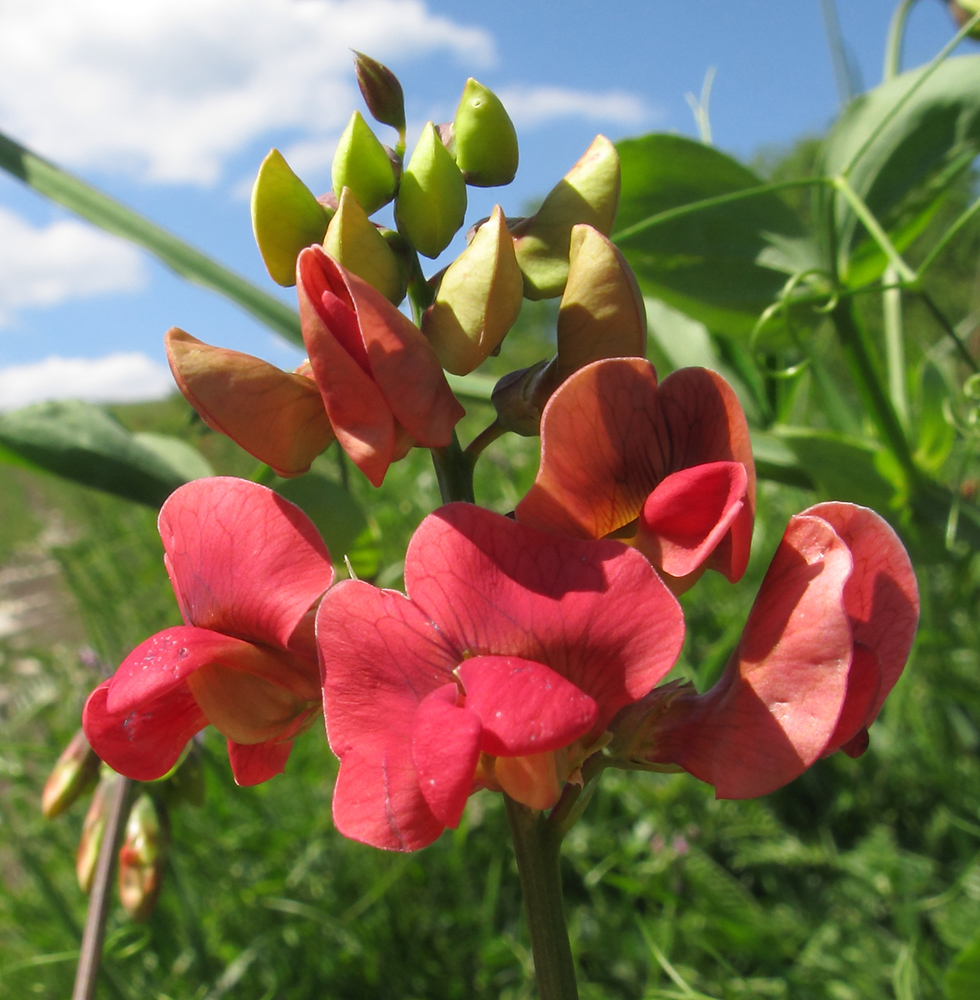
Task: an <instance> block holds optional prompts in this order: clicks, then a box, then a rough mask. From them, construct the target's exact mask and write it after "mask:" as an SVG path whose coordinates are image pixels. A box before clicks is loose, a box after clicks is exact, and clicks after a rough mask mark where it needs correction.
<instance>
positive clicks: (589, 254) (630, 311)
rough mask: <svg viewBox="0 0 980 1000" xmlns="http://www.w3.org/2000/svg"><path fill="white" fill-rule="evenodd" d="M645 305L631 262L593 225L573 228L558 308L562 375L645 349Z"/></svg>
mask: <svg viewBox="0 0 980 1000" xmlns="http://www.w3.org/2000/svg"><path fill="white" fill-rule="evenodd" d="M646 335H647V324H646V309H645V308H644V306H643V296H642V294H641V293H640V287H639V285H638V284H637V283H636V278H635V277H634V275H633V271H632V270H631V269H630V266H629V264H627V263H626V260H625V259H624V258H623V255H622V254H621V253H620V252H619V251H618V250H617V249H616V247H614V246H613V244H612V243H611V242H610V241H609V240H608V239H607V238H606V237H605V236H603V235H602V234H601V233H600V232H599V231H598V230H596V229H593V228H592V227H591V226H586V225H579V226H575V227H573V229H572V235H571V242H570V245H569V257H568V281H567V282H566V284H565V291H564V293H563V294H562V299H561V306H560V307H559V310H558V370H557V375H558V380H559V382H564V380H565V379H566V378H568V376H569V375H571V374H572V372H575V371H578V369H579V368H584V367H585V366H586V365H587V364H590V363H591V362H593V361H600V360H602V359H603V358H625V357H639V358H642V357H644V356H645V354H646Z"/></svg>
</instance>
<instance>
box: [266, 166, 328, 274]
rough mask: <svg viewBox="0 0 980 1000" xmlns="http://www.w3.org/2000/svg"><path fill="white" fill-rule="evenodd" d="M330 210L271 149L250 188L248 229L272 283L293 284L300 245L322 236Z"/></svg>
mask: <svg viewBox="0 0 980 1000" xmlns="http://www.w3.org/2000/svg"><path fill="white" fill-rule="evenodd" d="M331 214H332V213H331V212H330V210H329V209H327V208H326V207H324V206H323V205H322V204H320V202H319V201H317V199H316V198H315V197H314V195H313V192H312V191H310V189H309V188H308V187H307V186H306V185H305V184H304V183H303V182H302V181H301V180H300V179H299V178H298V177H297V176H296V174H294V173H293V171H292V170H291V169H290V167H289V164H288V163H286V161H285V160H284V159H283V157H282V154H281V153H280V152H279V151H278V150H277V149H273V150H272V151H271V152H270V153H269V155H268V156H267V157H266V158H265V159H264V160H263V161H262V166H260V167H259V173H258V176H257V177H256V178H255V185H254V187H253V188H252V231H253V232H254V233H255V242H256V243H257V244H258V246H259V253H260V254H261V255H262V260H263V261H264V262H265V266H266V269H267V270H268V272H269V276H270V277H271V278H272V280H273V281H274V282H276V284H278V285H283V286H284V287H288V286H290V285H295V284H296V258H297V257H298V256H299V252H300V250H302V249H303V248H304V247H308V246H312V245H313V244H314V243H319V242H320V241H321V240H322V239H323V234H324V233H325V232H326V231H327V223H328V222H329V221H330V215H331Z"/></svg>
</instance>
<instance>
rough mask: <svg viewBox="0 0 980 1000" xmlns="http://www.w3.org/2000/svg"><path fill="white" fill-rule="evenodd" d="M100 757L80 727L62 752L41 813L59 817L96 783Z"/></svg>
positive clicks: (55, 766)
mask: <svg viewBox="0 0 980 1000" xmlns="http://www.w3.org/2000/svg"><path fill="white" fill-rule="evenodd" d="M99 763H100V762H99V758H98V756H97V755H96V753H95V751H94V750H93V749H92V748H91V747H90V746H89V745H88V740H87V739H86V738H85V733H84V732H83V731H82V730H81V729H79V730H78V732H77V733H75V735H74V736H73V737H72V738H71V741H70V742H69V744H68V746H66V747H65V749H64V750H62V751H61V756H60V757H59V758H58V760H57V762H56V763H55V765H54V767H53V768H52V769H51V774H50V775H49V776H48V780H47V781H46V782H45V785H44V791H43V792H42V793H41V812H42V813H44V818H45V819H54V817H55V816H60V815H61V814H62V813H63V812H64V811H65V810H66V809H67V808H68V807H69V806H70V805H72V803H74V802H75V801H76V800H77V799H79V798H80V797H81V796H82V795H84V794H85V792H87V791H88V790H89V789H90V788H92V787H93V786H94V785H95V782H96V780H97V779H98V776H99Z"/></svg>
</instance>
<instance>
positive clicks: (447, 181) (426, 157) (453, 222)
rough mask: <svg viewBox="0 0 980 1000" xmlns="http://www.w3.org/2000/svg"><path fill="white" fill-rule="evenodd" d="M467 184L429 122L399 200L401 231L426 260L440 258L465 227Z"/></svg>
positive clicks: (402, 186)
mask: <svg viewBox="0 0 980 1000" xmlns="http://www.w3.org/2000/svg"><path fill="white" fill-rule="evenodd" d="M465 214H466V182H465V181H464V180H463V175H462V174H461V173H460V172H459V167H457V166H456V161H455V160H454V159H453V158H452V156H451V155H450V154H449V152H448V150H447V149H446V147H445V146H444V145H443V144H442V143H441V142H440V141H439V136H438V135H437V133H436V127H435V125H433V124H432V122H429V123H428V124H427V125H426V126H425V129H424V130H423V132H422V136H421V138H420V139H419V141H418V145H417V146H416V147H415V151H414V152H413V153H412V158H411V159H410V160H409V161H408V166H407V167H406V168H405V173H404V175H403V176H402V181H401V185H400V186H399V188H398V197H397V198H396V199H395V221H396V222H397V223H398V231H399V232H400V233H401V234H402V235H403V236H404V237H405V238H406V239H407V240H408V241H409V243H411V244H412V246H414V247H415V249H416V250H417V251H418V252H419V253H421V254H424V255H425V256H426V257H438V256H439V254H441V253H442V251H443V250H445V249H446V247H447V246H449V242H450V240H452V238H453V236H454V235H455V234H456V232H457V230H458V229H459V227H460V226H462V224H463V217H464V215H465Z"/></svg>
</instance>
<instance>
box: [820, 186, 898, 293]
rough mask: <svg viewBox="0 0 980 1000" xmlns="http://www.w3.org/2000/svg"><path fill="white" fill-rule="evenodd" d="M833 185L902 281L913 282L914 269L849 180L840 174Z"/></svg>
mask: <svg viewBox="0 0 980 1000" xmlns="http://www.w3.org/2000/svg"><path fill="white" fill-rule="evenodd" d="M833 184H834V187H835V188H836V189H837V190H838V191H840V193H841V194H842V195H843V196H844V197H845V198H846V199H847V202H848V204H849V205H850V206H851V208H853V209H854V214H855V215H856V216H857V217H858V218H859V219H860V220H861V221H862V222H863V223H864V228H865V229H867V230H868V232H869V233H870V234H871V236H872V238H873V239H874V241H875V243H877V244H878V246H879V247H881V249H882V251H883V252H884V254H885V256H886V257H887V258H888V260H889V262H890V263H891V265H892V267H894V268H895V270H896V271H897V272H898V274H899V275H900V277H901V278H902V280H903V281H907V282H908V283H909V284H914V283H915V282H916V280H917V276H916V273H915V271H913V270H912V268H910V267H909V266H908V264H906V263H905V261H904V260H902V255H901V254H900V253H899V252H898V251H897V250H896V249H895V245H894V244H893V243H892V241H891V240H890V239H889V238H888V234H887V233H886V232H885V230H884V229H882V228H881V223H879V222H878V220H877V219H876V218H875V217H874V213H873V212H872V211H871V209H870V208H868V206H867V205H865V203H864V201H863V199H862V198H861V196H860V195H859V194H858V193H857V191H855V190H854V188H853V187H851V183H850V181H848V179H847V178H846V177H845V176H844V175H843V174H841V175H840V176H838V177H835V178H833Z"/></svg>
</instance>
